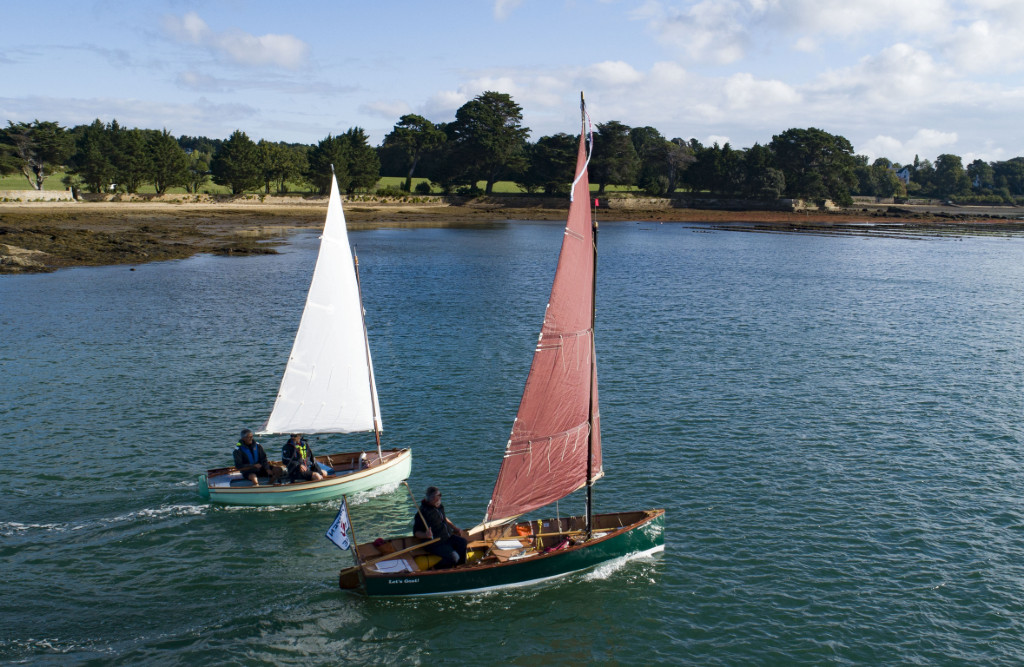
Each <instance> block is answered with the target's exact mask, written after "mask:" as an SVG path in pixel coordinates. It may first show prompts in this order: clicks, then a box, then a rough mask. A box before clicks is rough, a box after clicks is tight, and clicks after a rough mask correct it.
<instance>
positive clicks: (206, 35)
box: [164, 12, 309, 69]
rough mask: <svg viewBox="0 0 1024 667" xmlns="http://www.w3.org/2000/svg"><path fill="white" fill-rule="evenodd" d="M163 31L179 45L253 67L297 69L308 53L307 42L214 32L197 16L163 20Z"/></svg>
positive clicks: (278, 36) (275, 37)
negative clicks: (197, 47)
mask: <svg viewBox="0 0 1024 667" xmlns="http://www.w3.org/2000/svg"><path fill="white" fill-rule="evenodd" d="M164 29H165V30H166V32H167V33H168V34H169V35H171V36H172V37H174V38H175V39H177V40H178V41H181V42H184V43H186V44H194V45H196V46H201V47H203V48H205V49H208V50H210V51H212V52H214V53H218V54H222V55H226V56H227V57H228V58H229V59H230V60H231V61H232V62H234V63H236V64H239V65H245V66H250V67H260V66H266V65H270V66H276V67H284V68H287V69H297V68H298V67H299V66H300V65H302V64H303V63H304V62H305V60H306V55H307V53H308V51H309V47H308V45H307V44H306V43H305V42H303V41H302V40H301V39H298V38H297V37H294V36H292V35H275V34H270V33H268V34H266V35H251V34H249V33H247V32H243V31H241V30H235V29H232V30H226V31H224V32H219V33H218V32H214V31H213V30H211V29H210V27H209V26H208V25H207V24H206V22H205V21H203V19H201V18H200V17H199V15H198V14H196V13H195V12H189V13H187V14H185V16H183V17H180V18H179V17H177V16H166V17H164Z"/></svg>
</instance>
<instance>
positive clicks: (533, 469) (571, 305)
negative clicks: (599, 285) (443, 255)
mask: <svg viewBox="0 0 1024 667" xmlns="http://www.w3.org/2000/svg"><path fill="white" fill-rule="evenodd" d="M585 135H586V133H585V132H581V133H580V142H579V148H578V151H577V158H576V159H577V162H576V172H575V173H576V174H577V177H576V180H575V181H574V182H573V194H572V200H571V203H570V206H569V216H568V220H567V222H566V226H565V232H564V234H563V236H562V249H561V251H560V253H559V257H558V267H557V269H556V270H555V278H554V281H553V284H552V288H551V297H550V298H549V299H548V304H547V307H546V309H545V313H544V322H543V324H542V326H541V333H540V336H539V338H538V340H537V345H536V347H535V349H534V356H533V363H532V364H531V366H530V373H529V375H528V377H527V380H526V387H525V389H524V390H523V397H522V399H521V401H520V404H519V411H518V413H517V415H516V419H515V421H514V422H513V426H512V434H511V436H510V438H509V441H508V443H507V444H506V450H505V456H504V458H503V459H502V464H501V470H500V471H499V472H498V479H497V482H496V483H495V486H494V492H493V493H492V494H491V501H490V503H488V507H487V515H486V517H485V518H484V522H485V524H492V525H493V524H495V523H500V522H503V521H506V520H511V519H512V518H515V517H517V516H520V515H522V514H525V513H526V512H529V511H531V510H534V509H537V508H539V507H543V506H544V505H547V504H549V503H552V502H555V501H556V500H559V499H560V498H564V497H565V496H567V495H569V494H570V493H573V492H574V491H577V490H579V489H580V488H582V487H584V486H586V485H587V483H588V451H589V452H591V454H590V456H591V459H590V461H589V462H590V466H589V468H590V472H591V475H590V480H589V481H593V479H596V478H597V477H599V476H600V475H601V473H602V466H601V433H600V420H599V418H598V415H599V411H598V409H597V374H596V372H595V371H594V370H593V367H594V365H595V364H596V360H595V357H594V336H593V333H594V332H593V307H594V303H593V300H594V294H593V277H594V268H595V267H594V237H593V229H592V225H591V219H590V208H589V206H590V185H589V180H588V175H587V166H586V165H587V154H586V136H585ZM588 436H589V437H590V439H591V442H590V447H589V448H588V446H587V437H588Z"/></svg>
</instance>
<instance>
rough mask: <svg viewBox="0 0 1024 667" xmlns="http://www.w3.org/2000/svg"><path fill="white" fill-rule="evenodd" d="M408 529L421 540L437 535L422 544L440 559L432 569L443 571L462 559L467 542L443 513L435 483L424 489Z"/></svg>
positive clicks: (464, 555) (458, 563) (439, 492)
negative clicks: (425, 543)
mask: <svg viewBox="0 0 1024 667" xmlns="http://www.w3.org/2000/svg"><path fill="white" fill-rule="evenodd" d="M424 522H425V523H426V525H424ZM412 532H413V534H414V535H415V536H416V537H418V538H420V539H421V540H432V539H434V538H435V537H436V538H438V541H437V542H434V543H433V544H428V545H426V546H425V547H424V548H425V549H426V550H427V551H429V552H430V553H432V554H434V555H435V556H440V557H441V562H440V563H438V564H437V565H435V566H434V569H436V570H444V569H447V568H450V567H455V566H456V565H462V564H463V563H465V562H466V547H467V545H468V543H467V542H466V538H465V537H463V536H462V534H463V533H462V529H461V528H459V527H458V526H456V525H455V524H454V523H452V521H451V519H449V518H448V517H447V515H445V513H444V505H442V504H441V491H440V490H438V488H437V487H436V486H430V487H427V492H426V493H425V494H424V496H423V500H422V501H420V507H419V511H418V512H416V518H415V519H414V520H413V524H412Z"/></svg>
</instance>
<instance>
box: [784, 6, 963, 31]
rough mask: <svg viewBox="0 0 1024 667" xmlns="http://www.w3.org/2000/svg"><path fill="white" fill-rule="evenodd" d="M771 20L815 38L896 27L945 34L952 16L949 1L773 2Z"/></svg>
mask: <svg viewBox="0 0 1024 667" xmlns="http://www.w3.org/2000/svg"><path fill="white" fill-rule="evenodd" d="M766 9H767V11H766V14H768V15H769V19H770V20H771V21H772V22H773V23H776V24H779V25H780V26H790V27H791V28H792V29H794V30H796V31H798V32H801V33H810V34H812V35H815V36H819V35H822V34H825V35H838V36H847V37H848V36H854V35H859V34H863V33H869V32H872V31H876V30H883V29H884V30H889V29H891V28H892V27H893V26H899V29H900V30H902V31H907V32H915V33H928V32H935V31H938V30H942V29H943V28H944V27H945V26H946V25H948V22H949V20H950V17H951V16H952V10H951V8H950V6H949V2H947V0H899V1H898V2H894V1H893V0H857V1H856V2H850V0H789V1H786V2H781V1H777V2H772V3H770V7H767V8H766Z"/></svg>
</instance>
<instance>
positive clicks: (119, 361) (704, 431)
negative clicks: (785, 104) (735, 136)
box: [0, 221, 1024, 665]
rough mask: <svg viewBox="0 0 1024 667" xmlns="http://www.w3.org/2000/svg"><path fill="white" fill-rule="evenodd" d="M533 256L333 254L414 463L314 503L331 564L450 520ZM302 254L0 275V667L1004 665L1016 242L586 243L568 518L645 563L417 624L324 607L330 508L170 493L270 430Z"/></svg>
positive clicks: (405, 610) (1018, 565)
mask: <svg viewBox="0 0 1024 667" xmlns="http://www.w3.org/2000/svg"><path fill="white" fill-rule="evenodd" d="M561 237H562V225H561V224H559V223H531V222H522V221H519V222H508V223H501V224H494V225H490V226H482V227H481V226H478V227H473V228H463V229H457V228H450V229H437V228H430V229H409V228H381V229H375V230H370V231H353V232H351V233H350V238H351V241H352V243H353V244H354V245H355V246H356V247H357V250H358V254H359V258H360V268H361V272H362V276H361V277H362V285H363V295H364V301H365V305H366V310H367V315H366V321H367V328H368V331H369V336H370V345H371V349H372V353H373V358H374V363H375V370H376V377H377V380H378V383H379V392H380V404H381V411H382V414H383V420H384V427H385V431H384V444H385V446H388V447H392V446H402V447H412V449H413V452H414V454H413V473H412V477H411V478H410V480H409V483H410V486H411V489H412V494H410V492H409V491H408V490H407V489H406V488H405V486H398V487H393V488H389V489H382V490H379V491H376V492H373V493H369V494H363V495H361V496H357V497H355V498H352V499H350V505H351V507H350V510H351V514H352V518H353V520H354V522H355V530H356V537H357V538H358V539H359V540H360V541H366V540H368V539H373V538H375V537H377V536H385V535H393V534H398V533H402V532H404V531H406V530H407V529H408V526H409V524H410V521H411V516H412V512H413V499H412V497H411V495H414V496H415V497H416V498H417V499H418V498H419V496H420V495H421V494H422V492H423V489H424V488H425V487H426V486H428V485H431V484H434V485H438V486H440V487H441V488H442V490H443V492H444V500H445V505H446V507H447V510H448V513H449V515H450V516H451V517H452V518H453V519H454V520H455V521H456V522H457V523H458V524H459V525H463V526H470V525H474V524H475V523H477V522H478V521H479V520H481V519H482V517H483V513H484V510H485V507H486V504H487V499H488V498H489V495H490V492H491V489H492V486H493V483H494V479H495V475H496V473H497V469H498V466H499V465H500V462H501V456H502V452H503V449H504V445H505V441H506V440H507V438H508V434H509V431H510V429H511V424H512V419H513V418H514V416H515V412H516V408H517V406H518V401H519V397H520V395H521V392H522V388H523V383H524V382H525V378H526V373H527V371H528V369H529V364H530V360H531V356H532V351H533V346H534V344H535V342H536V336H537V333H538V331H539V329H540V325H541V321H542V319H543V314H544V306H545V304H546V300H547V297H548V294H549V292H550V288H551V279H552V275H553V271H554V266H555V262H556V260H557V255H558V248H559V244H560V243H561ZM318 244H319V241H318V238H317V236H316V235H315V234H310V233H300V234H297V235H295V236H293V237H291V238H290V239H289V244H288V245H286V246H284V247H283V248H282V249H281V253H280V254H279V255H270V256H259V257H245V258H224V257H213V256H197V257H193V258H191V259H187V260H182V261H173V262H164V263H155V264H146V265H140V266H137V267H127V266H116V267H105V268H81V269H68V270H63V271H59V272H57V273H53V274H48V275H35V276H2V277H0V371H2V378H3V380H2V382H0V427H2V435H0V440H2V443H3V444H2V445H0V447H2V457H3V460H4V466H3V470H4V473H5V474H4V477H5V479H4V484H3V491H2V493H0V572H2V575H3V576H2V579H3V581H4V586H3V587H2V588H0V660H4V661H12V662H16V661H25V662H32V663H44V664H45V663H53V664H65V663H69V662H74V663H79V662H88V661H96V662H102V663H109V664H138V663H157V664H194V663H197V662H207V663H232V662H235V663H238V662H244V663H249V662H263V663H285V664H289V663H291V664H294V663H300V664H305V663H321V662H322V663H339V662H352V663H357V664H358V663H363V664H417V663H420V664H423V663H434V662H442V663H444V662H452V663H454V662H465V661H473V662H480V663H485V664H500V663H509V664H525V665H538V664H556V663H564V662H569V661H572V662H589V663H623V664H629V663H633V664H637V663H648V662H663V663H670V662H672V663H692V664H711V665H714V664H721V665H736V664H896V663H903V664H906V663H917V664H965V663H973V664H990V665H991V664H1006V665H1014V664H1020V663H1021V662H1022V661H1024V633H1022V627H1021V626H1022V618H1024V502H1022V495H1024V475H1022V474H1021V458H1022V448H1024V429H1022V426H1021V422H1022V418H1024V240H1022V239H1019V238H999V237H985V238H978V237H962V238H923V237H912V236H904V237H901V238H878V237H866V236H817V235H789V234H760V233H743V232H740V231H725V230H713V229H709V228H704V227H699V226H690V225H684V224H654V223H643V224H637V223H605V224H603V225H602V227H601V232H600V238H599V246H600V259H599V262H598V285H597V290H598V301H597V302H598V310H597V324H596V331H597V333H596V337H597V345H598V362H599V382H600V396H601V418H602V426H603V442H604V448H605V452H604V467H605V472H606V476H605V478H604V479H602V480H601V481H600V482H599V483H598V484H597V486H596V488H595V492H594V497H595V505H596V509H597V511H620V510H636V509H644V508H651V507H664V508H666V509H667V512H668V513H667V523H666V536H665V551H664V553H662V554H660V555H655V556H653V557H646V558H642V559H637V560H633V561H627V562H621V563H614V564H611V565H610V566H605V567H601V568H598V569H597V570H594V571H591V572H585V573H581V574H577V575H571V576H569V577H566V578H563V579H561V580H558V581H554V582H549V583H546V584H543V585H539V586H534V587H527V588H519V589H514V590H508V591H498V592H492V593H488V594H476V595H461V596H451V597H433V598H422V599H367V598H364V597H360V596H357V595H353V594H351V593H345V592H342V591H339V590H338V588H337V573H338V570H339V569H340V568H342V567H345V566H348V565H350V564H351V562H352V560H351V554H349V553H347V552H342V551H340V550H338V549H337V548H336V547H335V546H334V545H332V544H331V543H330V542H328V541H327V540H326V539H325V538H324V536H323V534H324V531H325V530H326V529H327V528H328V526H329V525H330V524H331V522H332V520H333V518H334V514H335V512H336V511H337V504H336V503H333V502H325V503H320V504H316V505H311V506H302V507H275V508H236V507H220V506H211V505H208V504H205V503H203V502H201V501H200V499H199V497H198V496H197V493H196V477H197V475H198V474H200V473H201V472H203V471H205V470H206V469H207V468H211V467H217V466H221V465H226V464H229V463H230V461H231V449H232V446H233V444H234V442H235V441H236V440H237V436H238V431H239V430H240V429H241V428H245V427H248V428H257V427H259V426H260V425H261V424H262V422H263V420H264V419H265V418H266V416H267V414H268V412H269V410H270V407H271V405H272V404H273V399H274V397H275V396H276V391H277V386H278V383H279V381H280V376H281V373H282V371H283V368H284V364H285V360H286V359H287V355H288V353H289V350H290V348H291V344H292V339H293V336H294V332H295V329H296V327H297V324H298V318H299V316H300V314H301V311H302V306H303V301H304V298H305V291H306V288H307V287H308V284H309V279H310V275H311V271H312V268H313V264H314V262H315V257H316V251H317V248H318ZM133 268H134V270H132V269H133ZM372 440H373V439H372V436H368V435H366V434H351V435H347V436H331V437H327V438H324V437H320V438H316V439H314V441H313V447H314V449H315V450H316V451H319V452H322V453H327V452H329V451H344V450H348V451H351V450H352V449H359V448H369V447H372V446H373V445H372ZM263 443H264V445H265V446H266V448H267V450H268V452H270V453H271V454H275V453H276V452H278V451H279V448H280V446H281V444H283V438H264V439H263ZM554 512H557V513H559V514H562V515H567V514H578V513H580V512H582V501H581V500H580V499H579V498H575V497H573V498H569V499H566V500H564V501H563V502H561V503H559V506H558V507H557V508H551V510H550V511H549V513H554Z"/></svg>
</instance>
